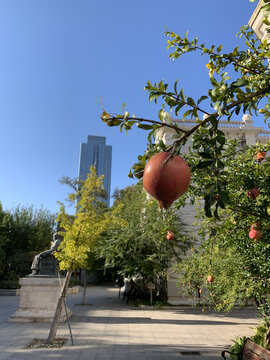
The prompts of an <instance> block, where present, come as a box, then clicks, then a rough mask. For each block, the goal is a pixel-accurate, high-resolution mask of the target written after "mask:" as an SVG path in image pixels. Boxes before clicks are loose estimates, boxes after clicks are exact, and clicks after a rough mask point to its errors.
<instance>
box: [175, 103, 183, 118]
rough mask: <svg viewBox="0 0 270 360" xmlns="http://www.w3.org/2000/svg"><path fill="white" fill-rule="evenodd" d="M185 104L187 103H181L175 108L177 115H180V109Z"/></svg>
mask: <svg viewBox="0 0 270 360" xmlns="http://www.w3.org/2000/svg"><path fill="white" fill-rule="evenodd" d="M183 106H185V103H181V104H179V105H178V106H177V107H176V108H175V110H174V112H175V115H178V113H179V111H180V110H181V109H182V107H183Z"/></svg>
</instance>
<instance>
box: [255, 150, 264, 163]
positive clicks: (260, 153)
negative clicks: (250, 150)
mask: <svg viewBox="0 0 270 360" xmlns="http://www.w3.org/2000/svg"><path fill="white" fill-rule="evenodd" d="M265 156H266V152H265V151H258V152H257V154H256V155H255V159H256V160H257V161H259V162H261V161H262V160H264V159H265Z"/></svg>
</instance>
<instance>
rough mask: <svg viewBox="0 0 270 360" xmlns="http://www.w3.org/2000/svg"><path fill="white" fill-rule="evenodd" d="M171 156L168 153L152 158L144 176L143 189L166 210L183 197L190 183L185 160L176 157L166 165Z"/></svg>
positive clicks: (161, 153)
mask: <svg viewBox="0 0 270 360" xmlns="http://www.w3.org/2000/svg"><path fill="white" fill-rule="evenodd" d="M169 156H170V154H169V153H168V152H160V153H158V154H156V155H154V156H152V157H151V158H150V159H149V160H148V162H147V164H146V166H145V169H144V174H143V187H144V188H145V190H146V191H147V192H148V193H149V194H150V195H152V196H153V197H154V198H155V199H157V201H158V204H159V207H160V208H164V209H168V208H169V207H170V206H171V205H172V203H173V202H174V201H175V200H176V199H178V198H179V197H180V196H181V195H183V194H184V193H185V192H186V191H187V189H188V186H189V183H190V170H189V167H188V164H187V163H186V162H185V160H184V159H182V158H181V157H180V156H178V155H174V156H173V157H172V158H170V159H169V160H168V161H167V162H166V163H165V164H164V162H165V161H166V160H167V159H168V157H169Z"/></svg>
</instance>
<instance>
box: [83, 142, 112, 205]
mask: <svg viewBox="0 0 270 360" xmlns="http://www.w3.org/2000/svg"><path fill="white" fill-rule="evenodd" d="M92 165H94V167H95V168H96V171H97V175H98V176H100V175H104V188H105V190H106V193H107V199H106V203H107V205H108V206H110V192H111V168H112V146H111V145H106V138H105V137H104V136H93V135H88V136H87V142H86V143H81V144H80V158H79V174H78V176H79V178H80V179H81V180H86V178H87V175H88V173H89V170H90V166H92Z"/></svg>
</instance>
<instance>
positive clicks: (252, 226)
mask: <svg viewBox="0 0 270 360" xmlns="http://www.w3.org/2000/svg"><path fill="white" fill-rule="evenodd" d="M250 230H261V227H260V224H258V223H254V224H252V225H251V227H250Z"/></svg>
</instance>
